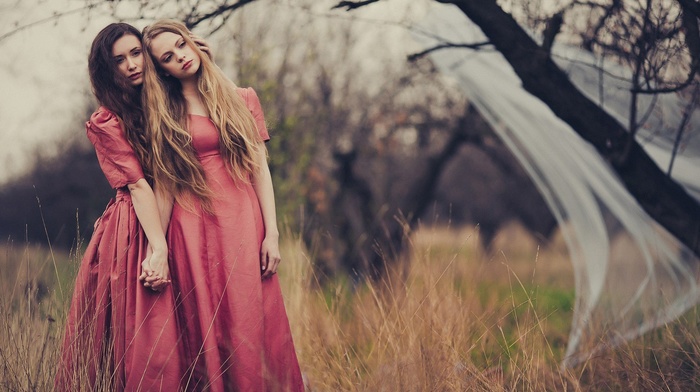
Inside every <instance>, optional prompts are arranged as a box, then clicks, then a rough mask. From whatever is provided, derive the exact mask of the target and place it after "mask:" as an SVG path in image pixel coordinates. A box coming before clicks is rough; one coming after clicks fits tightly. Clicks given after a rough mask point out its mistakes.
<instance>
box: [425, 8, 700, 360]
mask: <svg viewBox="0 0 700 392" xmlns="http://www.w3.org/2000/svg"><path fill="white" fill-rule="evenodd" d="M415 28H416V31H418V32H417V33H416V34H415V38H416V39H417V40H418V41H419V42H420V43H421V44H422V45H424V46H425V48H428V47H432V46H434V45H436V44H440V43H444V42H445V41H448V42H452V43H476V42H482V41H485V40H486V37H485V36H484V35H483V33H482V32H481V30H480V29H479V28H478V27H477V26H476V25H475V24H474V23H472V22H471V21H470V20H469V19H467V18H466V17H465V16H464V14H463V13H462V12H461V11H460V10H459V9H457V8H456V7H454V6H451V5H436V6H434V7H433V8H432V11H431V12H430V13H429V14H428V16H426V18H425V19H424V20H423V21H422V22H421V23H420V24H419V25H418V26H415ZM430 56H431V59H432V61H433V62H434V63H435V64H436V66H437V67H438V68H439V69H440V71H441V72H442V73H443V74H445V75H449V76H450V77H452V78H454V79H455V80H456V81H457V83H458V84H459V86H460V87H461V88H462V89H463V91H464V93H465V94H466V96H467V97H468V99H469V100H470V102H471V103H472V104H474V105H475V106H476V107H477V108H478V109H479V111H480V112H481V114H482V115H483V116H484V117H485V118H486V120H487V121H488V122H489V123H490V125H491V127H492V128H493V129H494V131H495V132H496V133H497V134H498V135H499V136H500V137H501V138H502V140H503V141H504V142H505V143H506V145H507V146H508V147H509V149H510V150H511V151H512V152H513V154H514V155H515V156H516V157H517V158H518V160H519V161H520V163H521V164H522V165H523V166H524V167H525V169H526V170H527V172H528V174H529V175H530V177H531V178H532V179H533V181H534V182H535V183H536V185H537V187H538V188H539V190H540V192H541V193H542V194H543V195H544V198H545V200H546V201H547V203H548V205H549V207H550V209H551V211H552V212H553V214H554V216H555V217H556V219H557V221H558V222H559V225H560V227H561V229H562V232H563V234H564V238H565V240H566V243H567V246H568V248H569V253H570V257H571V262H572V264H573V267H574V280H575V284H576V301H575V308H574V316H573V320H572V329H571V332H570V336H569V341H568V347H567V352H566V354H565V357H564V358H563V361H562V365H563V366H575V365H576V364H578V363H580V362H581V361H585V360H586V359H587V358H589V357H590V356H591V355H592V354H594V353H596V352H598V351H599V350H601V349H604V348H606V347H612V346H615V345H617V344H619V343H621V342H623V341H626V340H628V339H632V338H634V337H637V336H639V335H640V334H642V333H644V332H646V331H648V330H650V329H652V328H655V327H658V326H660V325H663V324H664V323H667V322H669V321H672V320H674V319H675V318H677V317H678V316H680V315H681V314H682V313H683V312H685V311H686V310H687V309H688V308H689V307H691V306H693V305H695V304H696V303H697V302H698V298H699V294H700V287H699V286H698V264H700V260H698V258H697V257H696V256H695V255H694V254H693V252H692V251H690V250H689V249H687V248H686V247H685V246H684V245H682V244H681V243H680V242H679V241H678V240H676V239H675V238H674V237H673V236H672V235H670V234H668V233H667V232H666V231H665V230H664V229H663V228H661V227H660V226H659V225H658V224H656V223H655V221H654V220H653V219H652V218H650V217H649V216H648V215H647V214H646V213H645V212H644V211H643V210H642V209H641V207H640V206H639V205H638V203H637V202H636V201H635V199H634V198H633V197H632V196H631V195H630V194H629V192H627V190H626V189H625V187H624V186H623V185H622V183H621V182H620V181H619V180H618V178H617V177H616V175H615V173H614V172H613V171H612V169H611V168H610V167H609V166H608V164H607V163H606V162H605V161H604V160H603V159H602V158H601V156H600V155H599V154H598V153H597V152H596V151H595V149H594V148H593V147H592V146H591V145H590V144H588V143H587V142H586V141H584V140H583V139H581V138H580V137H579V136H578V135H577V134H576V133H575V132H574V131H573V130H572V129H571V128H570V127H569V126H568V125H567V124H565V123H564V122H563V121H561V120H560V119H559V118H558V117H556V116H555V115H554V114H553V113H552V112H551V110H550V109H549V108H548V107H547V106H546V105H545V104H544V103H542V102H541V101H540V100H538V99H537V98H535V97H534V96H532V95H531V94H530V93H528V92H526V91H525V90H524V89H523V88H522V86H521V81H520V79H519V78H518V77H517V75H516V74H515V72H514V71H513V70H512V68H511V67H510V65H509V64H508V62H507V61H506V60H505V59H504V58H503V56H502V55H501V54H500V53H499V52H497V51H495V50H482V51H473V50H469V49H445V50H439V51H435V52H433V53H431V55H430ZM554 57H555V59H556V61H557V62H558V64H559V66H560V67H561V68H562V69H564V70H565V71H566V72H567V73H568V74H569V76H570V78H571V80H572V81H573V82H574V84H576V86H577V87H578V88H579V89H581V90H582V91H583V92H584V93H585V94H587V95H588V97H589V98H591V99H592V100H594V101H595V102H597V103H598V104H599V105H601V106H602V107H603V108H604V109H605V110H606V111H608V113H610V114H612V115H613V116H615V118H617V119H618V121H620V123H621V124H627V115H628V110H629V103H630V93H629V83H628V82H626V81H625V80H629V74H630V73H629V72H628V71H626V70H624V69H623V68H621V67H616V66H613V65H612V64H609V65H608V64H600V61H598V60H596V59H595V58H593V57H592V56H591V55H589V54H586V53H585V52H583V51H581V50H579V49H577V48H567V47H555V48H554ZM594 66H598V67H600V66H603V67H604V68H605V72H599V71H598V69H596V68H595V67H594ZM601 78H604V79H601ZM601 83H602V84H601ZM601 86H602V89H601V88H599V87H601ZM639 108H640V110H639V111H640V112H641V113H646V114H648V118H647V120H646V123H645V124H644V126H643V127H642V128H641V129H640V130H639V131H638V138H637V139H638V141H639V142H640V143H641V144H642V145H643V146H644V148H645V150H646V151H647V153H648V154H649V155H650V156H652V158H653V159H654V160H655V161H656V162H657V164H659V166H660V167H661V168H662V169H663V170H667V168H668V165H669V160H670V156H671V151H672V149H673V145H674V140H675V137H676V130H677V129H678V127H679V124H680V123H681V121H682V120H683V116H684V114H686V113H689V114H688V115H689V117H688V118H689V121H690V122H689V125H688V127H687V129H686V132H685V136H684V138H683V139H682V143H681V149H680V151H679V153H678V155H677V156H676V158H675V161H674V163H673V171H672V174H673V178H674V179H675V180H676V181H678V182H679V183H681V184H682V185H683V186H684V187H685V188H686V189H687V190H688V192H689V193H690V194H692V195H693V196H694V197H695V198H697V199H700V175H698V174H697V171H698V168H700V138H698V137H695V138H694V139H693V136H697V134H698V128H700V113H697V114H696V113H690V112H687V110H688V108H689V106H688V103H687V102H685V101H683V100H682V99H680V98H679V97H678V96H676V95H673V94H667V95H663V96H659V97H657V98H656V99H654V98H652V97H643V99H642V100H641V101H640V104H639Z"/></svg>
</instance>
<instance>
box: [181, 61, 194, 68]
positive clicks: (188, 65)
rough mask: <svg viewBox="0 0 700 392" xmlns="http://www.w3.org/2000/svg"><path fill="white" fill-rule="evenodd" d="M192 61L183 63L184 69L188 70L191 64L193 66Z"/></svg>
mask: <svg viewBox="0 0 700 392" xmlns="http://www.w3.org/2000/svg"><path fill="white" fill-rule="evenodd" d="M192 61H193V60H190V61H188V62H186V63H185V64H183V65H182V69H183V70H187V69H188V68H189V67H191V66H192Z"/></svg>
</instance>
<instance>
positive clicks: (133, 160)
mask: <svg viewBox="0 0 700 392" xmlns="http://www.w3.org/2000/svg"><path fill="white" fill-rule="evenodd" d="M85 129H86V131H87V137H88V139H90V141H91V142H92V144H93V145H94V146H95V153H96V154H97V160H98V161H99V163H100V167H101V168H102V172H104V174H105V177H107V181H109V184H110V185H111V186H112V188H115V189H117V188H122V187H124V186H126V185H129V184H133V183H135V182H136V181H138V180H140V179H142V178H144V175H143V169H142V168H141V163H140V162H139V159H138V157H137V156H136V153H135V152H134V149H133V148H132V147H131V144H129V142H128V141H127V140H126V136H125V135H124V130H123V129H122V126H121V124H120V123H119V119H117V116H116V115H114V113H112V112H111V111H109V110H107V109H106V108H104V107H100V108H99V109H97V111H96V112H95V113H93V114H92V116H91V117H90V121H88V122H87V123H86V124H85Z"/></svg>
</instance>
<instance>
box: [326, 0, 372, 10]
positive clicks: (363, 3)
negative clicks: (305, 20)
mask: <svg viewBox="0 0 700 392" xmlns="http://www.w3.org/2000/svg"><path fill="white" fill-rule="evenodd" d="M378 1H379V0H365V1H341V2H339V3H338V4H336V5H335V6H334V7H333V8H331V9H332V10H334V9H336V8H343V7H347V9H346V10H345V11H350V10H354V9H355V8H360V7H364V6H366V5H368V4H372V3H376V2H378Z"/></svg>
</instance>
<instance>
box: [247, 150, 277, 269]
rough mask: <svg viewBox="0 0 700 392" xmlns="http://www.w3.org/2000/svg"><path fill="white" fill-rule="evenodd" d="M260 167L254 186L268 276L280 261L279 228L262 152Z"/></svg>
mask: <svg viewBox="0 0 700 392" xmlns="http://www.w3.org/2000/svg"><path fill="white" fill-rule="evenodd" d="M259 164H260V169H259V171H258V173H257V174H256V176H255V178H254V179H253V181H254V182H253V187H254V188H255V193H256V195H257V196H258V202H259V203H260V209H261V211H262V216H263V222H264V224H265V238H264V239H263V243H262V246H261V247H260V267H261V269H262V270H263V271H264V272H263V275H262V277H263V278H267V277H270V276H272V274H274V273H276V272H277V266H278V265H279V263H280V260H281V258H280V251H279V236H280V235H279V230H278V229H277V212H276V211H275V192H274V189H273V187H272V176H271V175H270V168H269V166H268V165H267V157H266V156H265V155H264V154H261V158H260V162H259Z"/></svg>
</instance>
